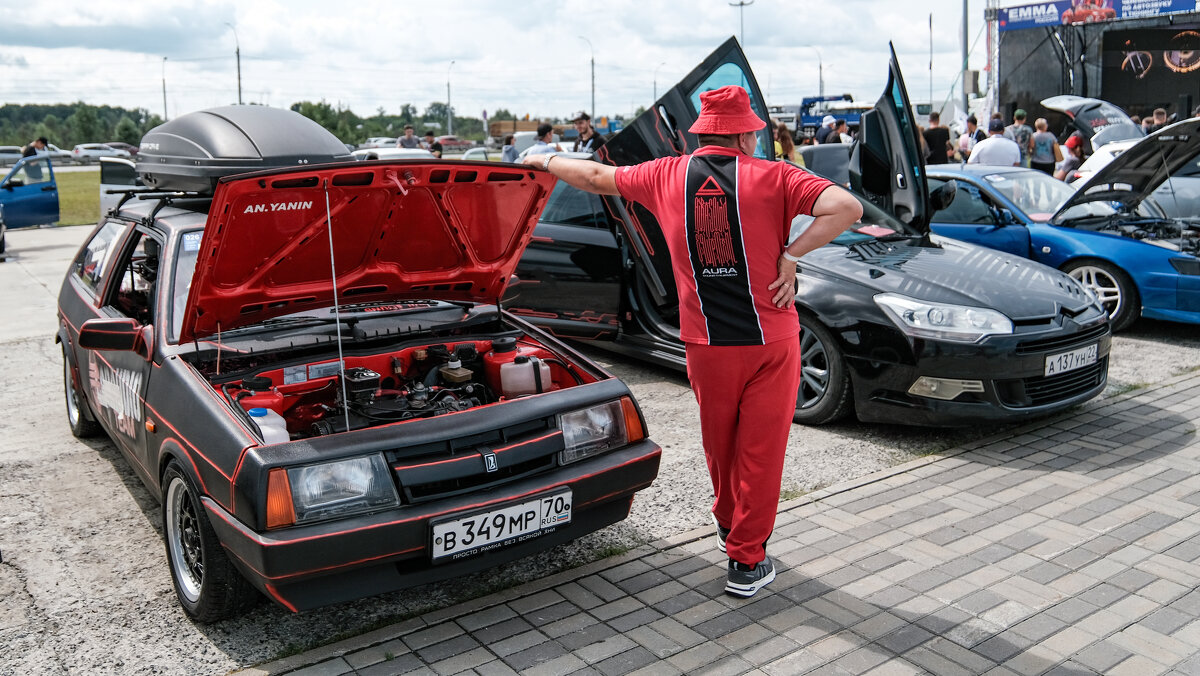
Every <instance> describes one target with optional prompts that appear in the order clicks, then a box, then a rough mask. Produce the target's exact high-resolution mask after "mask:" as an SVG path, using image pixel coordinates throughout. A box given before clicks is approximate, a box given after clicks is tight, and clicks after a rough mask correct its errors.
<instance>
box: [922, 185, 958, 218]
mask: <svg viewBox="0 0 1200 676" xmlns="http://www.w3.org/2000/svg"><path fill="white" fill-rule="evenodd" d="M957 194H958V183H957V182H956V181H946V182H945V183H943V184H942V186H941V187H940V188H938V189H937V190H934V191H933V192H932V193H930V194H929V206H930V207H932V208H933V210H934V211H935V212H937V211H941V210H942V209H945V208H946V207H948V206H950V204H951V203H952V202H954V197H955V195H957Z"/></svg>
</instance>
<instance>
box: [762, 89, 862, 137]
mask: <svg viewBox="0 0 1200 676" xmlns="http://www.w3.org/2000/svg"><path fill="white" fill-rule="evenodd" d="M872 107H873V106H872V104H870V103H858V102H855V100H854V97H853V96H851V95H850V94H834V95H827V96H807V97H805V98H804V99H802V100H801V102H800V105H795V104H792V105H782V106H769V107H768V108H767V114H768V115H770V117H771V119H773V120H775V121H776V122H782V123H784V124H786V125H787V126H788V129H791V130H792V136H793V137H794V138H795V139H796V141H797V142H799V141H800V139H802V138H804V137H805V136H809V137H811V136H816V134H817V129H818V128H820V126H821V120H822V119H824V117H825V116H826V115H832V116H833V117H834V118H836V119H839V120H845V121H846V126H848V127H849V128H850V132H851V133H854V132H855V131H857V130H858V121H859V118H861V117H862V114H863V113H864V112H866V111H868V110H871V108H872Z"/></svg>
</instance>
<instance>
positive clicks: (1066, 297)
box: [804, 235, 1091, 322]
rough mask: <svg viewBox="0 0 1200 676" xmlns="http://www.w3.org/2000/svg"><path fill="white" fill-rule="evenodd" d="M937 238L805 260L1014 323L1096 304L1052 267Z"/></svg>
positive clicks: (816, 254)
mask: <svg viewBox="0 0 1200 676" xmlns="http://www.w3.org/2000/svg"><path fill="white" fill-rule="evenodd" d="M932 239H933V241H934V243H935V244H937V246H934V247H931V246H921V245H920V244H919V242H917V241H915V240H914V241H896V242H884V241H878V240H875V241H868V242H866V243H865V244H858V245H855V246H851V247H845V246H838V245H836V244H835V245H830V246H825V247H822V248H820V249H818V250H816V251H813V252H811V253H809V254H807V255H806V256H805V257H804V258H805V261H811V263H810V264H811V265H814V266H819V267H821V268H823V269H824V270H826V271H833V270H837V273H838V274H846V273H847V272H848V273H849V276H850V277H851V278H852V280H853V281H855V282H857V283H859V284H862V285H864V286H866V287H868V288H871V289H874V290H876V291H878V292H881V293H882V292H892V293H898V294H903V295H905V296H909V297H910V298H915V299H919V300H922V301H928V302H935V303H938V302H940V303H954V304H957V305H967V306H975V307H988V308H994V309H996V310H999V311H1000V312H1003V313H1004V314H1005V316H1007V317H1008V318H1009V319H1012V320H1013V321H1014V322H1022V321H1031V320H1043V319H1048V318H1051V317H1054V316H1056V315H1058V314H1059V313H1066V314H1068V315H1071V316H1074V315H1077V314H1079V313H1082V312H1084V311H1085V310H1087V308H1088V306H1089V305H1091V300H1090V299H1088V298H1087V297H1086V296H1085V295H1084V292H1083V289H1082V288H1081V287H1080V286H1079V284H1077V283H1076V282H1075V280H1073V279H1071V278H1070V277H1068V276H1067V275H1066V274H1064V273H1062V272H1059V271H1057V270H1055V269H1053V268H1050V267H1047V266H1044V265H1041V264H1040V263H1035V262H1033V261H1030V260H1026V259H1024V258H1018V257H1016V256H1013V255H1010V254H1006V253H1003V252H1000V251H995V250H993V249H986V248H984V247H979V246H975V245H973V244H967V243H965V242H960V241H958V240H954V239H948V238H944V237H938V236H936V235H935V236H933V237H932Z"/></svg>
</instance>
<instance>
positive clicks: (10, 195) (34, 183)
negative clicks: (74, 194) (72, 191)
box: [0, 157, 58, 228]
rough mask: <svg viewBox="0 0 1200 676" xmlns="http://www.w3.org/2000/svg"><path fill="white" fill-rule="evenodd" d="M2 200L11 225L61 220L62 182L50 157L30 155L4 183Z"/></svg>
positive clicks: (18, 164) (6, 222)
mask: <svg viewBox="0 0 1200 676" xmlns="http://www.w3.org/2000/svg"><path fill="white" fill-rule="evenodd" d="M0 204H2V205H3V207H4V223H5V225H7V226H8V227H9V228H24V227H28V226H31V225H42V224H46V223H54V222H55V221H57V220H58V183H56V182H55V180H54V167H53V166H51V163H50V160H49V158H46V157H26V158H24V159H22V160H21V161H19V162H17V163H16V165H14V166H13V168H12V170H10V171H9V172H8V175H7V176H5V177H4V181H3V182H2V183H0Z"/></svg>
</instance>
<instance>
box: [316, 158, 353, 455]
mask: <svg viewBox="0 0 1200 676" xmlns="http://www.w3.org/2000/svg"><path fill="white" fill-rule="evenodd" d="M321 187H322V188H324V189H325V228H326V229H327V230H328V231H329V275H330V277H332V278H333V322H334V326H335V327H336V329H337V344H338V373H339V374H340V375H341V377H340V378H338V381H340V382H341V384H342V415H344V416H345V417H346V431H347V432H349V431H350V407H349V403H350V400H349V399H348V398H347V397H346V362H345V360H344V359H343V357H342V313H341V308H340V307H339V306H338V284H337V263H336V261H334V258H333V213H332V211H330V209H329V179H328V178H326V179H325V180H323V181H321Z"/></svg>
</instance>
